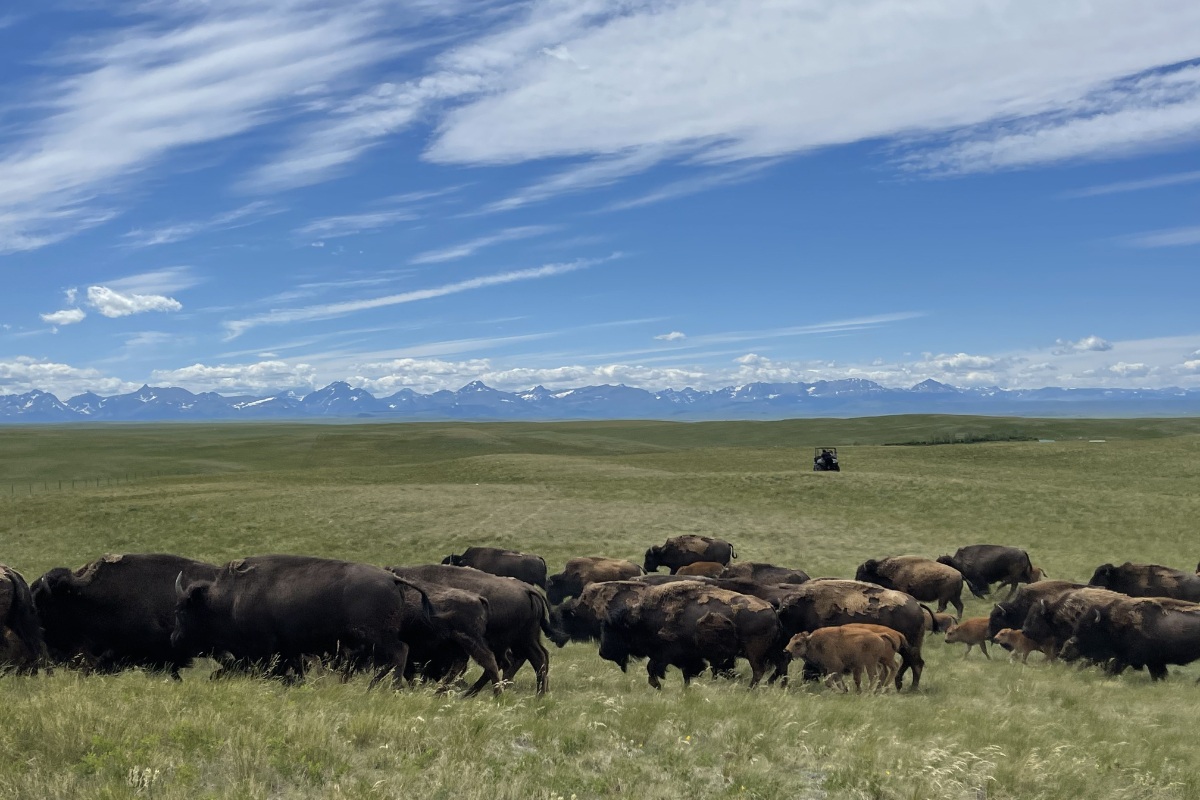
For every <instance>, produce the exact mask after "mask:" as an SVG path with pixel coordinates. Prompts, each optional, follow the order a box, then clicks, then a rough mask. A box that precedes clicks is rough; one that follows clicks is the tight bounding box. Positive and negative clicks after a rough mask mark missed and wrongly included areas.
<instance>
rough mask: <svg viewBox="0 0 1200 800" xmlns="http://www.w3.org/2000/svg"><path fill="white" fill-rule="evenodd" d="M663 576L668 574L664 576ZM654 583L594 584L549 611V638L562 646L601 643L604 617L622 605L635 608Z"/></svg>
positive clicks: (615, 582)
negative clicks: (571, 643)
mask: <svg viewBox="0 0 1200 800" xmlns="http://www.w3.org/2000/svg"><path fill="white" fill-rule="evenodd" d="M660 577H666V576H665V575H663V576H660ZM650 586H651V584H649V583H645V582H643V581H640V580H637V581H603V582H600V583H593V584H591V585H589V586H588V587H587V588H585V589H584V590H583V591H582V592H580V594H579V597H574V598H571V599H570V600H567V601H566V602H564V603H563V604H562V605H560V606H557V607H556V608H554V609H553V610H551V612H550V628H551V633H550V640H551V641H552V642H554V643H555V644H556V645H558V646H559V647H564V646H566V644H567V642H598V641H600V633H601V628H602V625H603V623H604V618H605V617H606V616H608V614H609V613H610V612H613V611H615V610H616V609H617V608H619V607H625V608H632V607H633V606H634V605H635V604H636V603H637V601H638V600H639V599H641V596H642V594H643V593H645V592H646V591H647V590H649V589H650Z"/></svg>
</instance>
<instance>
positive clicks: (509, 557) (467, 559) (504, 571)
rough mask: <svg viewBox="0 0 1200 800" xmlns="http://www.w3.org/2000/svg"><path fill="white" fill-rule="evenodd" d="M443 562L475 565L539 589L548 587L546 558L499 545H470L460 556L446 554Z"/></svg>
mask: <svg viewBox="0 0 1200 800" xmlns="http://www.w3.org/2000/svg"><path fill="white" fill-rule="evenodd" d="M442 563H443V564H448V565H450V566H454V567H473V568H475V569H477V570H480V571H481V572H487V573H490V574H492V575H499V576H500V577H502V578H516V579H517V580H519V581H524V582H525V583H528V584H530V585H531V586H537V587H538V588H539V589H545V588H546V559H544V558H542V557H541V556H535V555H531V554H529V553H518V552H517V551H516V550H503V549H501V548H499V547H468V548H467V549H466V550H464V551H463V553H462V555H460V556H456V555H453V554H451V555H448V556H446V557H445V558H443V559H442Z"/></svg>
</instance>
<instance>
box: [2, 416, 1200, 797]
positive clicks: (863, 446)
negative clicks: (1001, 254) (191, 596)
mask: <svg viewBox="0 0 1200 800" xmlns="http://www.w3.org/2000/svg"><path fill="white" fill-rule="evenodd" d="M989 435H993V436H1033V437H1038V438H1051V439H1056V440H1057V441H1056V442H1055V443H1052V444H1050V443H1038V442H1024V441H1014V442H987V443H978V444H959V445H956V446H953V447H883V446H881V445H883V444H886V443H889V442H898V441H935V440H937V439H938V438H939V437H940V438H955V437H958V438H962V437H986V436H989ZM1090 439H1106V440H1107V441H1106V442H1105V443H1103V444H1100V443H1091V442H1089V441H1088V440H1090ZM853 443H857V445H855V444H853ZM821 444H826V445H828V444H833V445H837V446H838V448H839V455H840V457H841V462H842V464H843V468H844V469H845V471H844V472H842V473H813V472H812V471H811V463H812V462H811V459H812V450H811V448H812V446H814V445H821ZM135 472H136V473H138V474H139V475H141V476H144V475H146V474H147V473H153V472H162V473H163V474H164V477H159V478H145V477H139V478H138V479H137V480H133V481H131V482H130V483H128V484H126V483H124V475H125V474H126V473H129V474H130V475H132V474H133V473H135ZM102 476H103V477H105V478H115V477H117V476H121V478H120V480H121V482H120V483H118V484H114V485H113V486H111V487H109V486H108V485H104V486H102V487H101V488H88V489H83V488H77V489H76V490H74V491H72V490H70V489H69V488H67V489H64V490H62V491H59V490H58V489H57V481H59V480H66V481H68V486H69V481H70V480H71V479H75V480H76V481H78V480H79V479H81V478H83V477H89V478H93V479H94V478H96V477H102ZM21 481H24V485H25V487H28V486H29V484H31V483H33V482H34V481H39V482H42V481H44V482H45V486H46V487H47V488H46V489H43V488H42V484H41V483H39V484H38V485H37V486H35V487H33V493H32V494H29V493H28V488H25V489H22V487H21V486H20V485H18V486H16V487H15V488H16V490H17V491H16V496H13V497H5V496H4V495H7V494H8V492H4V493H3V494H0V561H2V562H4V563H7V564H10V565H11V566H14V567H16V568H17V569H19V570H21V571H22V572H24V573H25V574H26V575H27V576H30V577H34V576H36V575H38V574H40V573H41V572H43V571H45V570H46V569H49V568H50V567H53V566H60V565H66V566H72V567H77V566H79V565H81V564H82V563H84V562H85V561H87V560H90V559H91V558H93V557H95V556H97V555H99V554H101V553H104V552H136V551H151V550H156V551H170V552H177V553H182V554H185V555H189V556H193V557H197V558H204V559H208V560H211V561H216V562H221V561H225V560H228V559H231V558H236V557H239V556H244V555H249V554H254V553H265V552H301V553H310V554H314V555H322V556H329V557H337V558H347V559H354V560H361V561H366V562H371V563H377V564H393V563H423V562H429V561H434V560H440V559H441V557H443V556H444V555H446V554H447V553H449V552H451V551H461V549H462V548H463V547H465V546H467V545H468V544H495V545H502V546H508V547H515V548H519V549H522V550H529V551H533V552H537V553H541V554H542V555H544V556H545V557H546V559H547V561H548V562H549V563H550V565H551V568H552V569H557V568H558V567H559V566H560V565H561V564H562V562H563V561H565V560H566V559H567V558H569V557H571V556H574V555H600V554H604V555H613V556H622V557H628V558H633V559H636V560H639V561H640V558H641V554H642V553H643V552H644V550H645V549H646V547H647V546H648V545H649V544H652V543H655V542H660V541H661V540H662V539H664V538H666V537H667V536H669V535H673V534H677V533H684V532H696V533H704V534H712V535H719V536H722V537H723V538H727V539H729V540H731V541H733V542H734V543H735V544H736V546H737V549H738V552H739V554H740V556H741V558H742V559H745V560H756V561H757V560H762V561H774V562H776V563H781V564H788V565H796V566H800V567H803V568H804V569H806V570H808V571H809V572H810V573H811V574H813V575H843V576H845V575H850V574H853V570H854V567H855V566H856V565H857V564H858V563H859V562H861V561H862V560H864V559H865V558H868V557H872V556H880V555H886V554H897V553H919V554H924V555H928V556H937V555H939V554H941V553H944V552H951V551H953V549H954V548H955V547H957V546H959V545H962V544H970V543H976V542H997V543H1005V544H1013V545H1018V546H1022V547H1026V548H1028V549H1029V551H1030V552H1031V554H1032V555H1033V557H1034V561H1035V563H1038V564H1039V565H1041V566H1042V567H1044V568H1045V569H1046V570H1047V572H1048V573H1049V574H1050V575H1051V576H1052V577H1055V578H1073V579H1077V580H1078V579H1082V580H1085V581H1086V579H1087V578H1088V577H1089V576H1090V574H1091V571H1092V569H1094V568H1095V566H1096V565H1098V564H1100V563H1102V562H1104V561H1117V562H1120V561H1124V560H1126V559H1132V560H1135V561H1155V562H1159V563H1164V564H1170V565H1173V566H1176V567H1180V568H1191V567H1193V566H1194V565H1195V563H1196V561H1197V560H1198V559H1200V537H1198V536H1197V528H1196V520H1197V519H1200V495H1198V493H1197V491H1196V487H1197V486H1200V420H1196V419H1182V420H1015V419H1004V420H989V419H985V418H961V417H893V418H875V419H855V420H804V421H788V422H780V423H758V422H753V423H701V424H693V425H687V424H678V423H653V422H631V423H556V424H545V425H535V424H523V423H520V424H519V423H514V424H479V425H471V424H435V423H422V424H398V425H344V426H335V425H290V424H287V425H284V424H281V425H175V426H169V425H156V426H112V427H90V428H61V427H47V428H8V429H0V486H3V487H4V488H5V489H8V488H9V486H12V485H13V484H16V483H19V482H21ZM5 483H8V484H9V486H4V484H5ZM967 603H968V605H967V613H968V615H972V616H974V615H983V614H986V613H987V611H988V609H989V608H990V604H989V603H986V602H984V601H979V600H975V599H974V598H969V599H968V600H967ZM993 652H994V653H1000V654H1001V657H997V658H996V659H995V660H993V661H991V662H988V661H985V660H984V659H982V657H980V656H979V655H978V653H973V654H972V656H971V658H970V659H968V660H966V661H963V660H962V658H961V654H962V648H961V646H958V645H955V646H948V645H945V644H943V643H942V642H941V641H940V637H931V638H930V639H929V640H928V642H927V644H926V648H925V656H926V660H927V662H928V668H927V669H926V672H925V678H924V681H923V683H922V689H921V691H920V692H919V693H916V694H911V695H910V694H907V693H905V694H901V695H894V694H893V695H887V696H882V697H858V696H853V695H851V696H838V695H833V694H831V693H829V692H828V691H825V690H819V689H816V688H812V687H803V686H800V685H799V683H798V682H797V684H796V685H794V686H793V687H792V688H791V689H789V690H788V691H787V692H781V691H780V690H778V689H765V688H764V689H758V690H755V691H750V690H748V689H746V688H745V685H744V683H743V684H731V683H728V682H712V681H709V680H708V679H707V678H705V679H702V680H701V681H699V682H698V683H697V684H695V685H694V686H693V687H692V689H690V690H688V691H686V692H685V691H684V690H683V689H682V685H681V683H682V682H681V680H680V679H679V676H678V673H676V672H672V673H671V674H670V675H669V677H668V682H667V686H666V688H665V689H664V691H663V692H662V693H655V692H654V691H653V690H652V689H650V688H649V686H647V685H646V680H645V672H644V669H643V668H642V667H640V666H635V667H633V668H631V671H630V673H629V674H628V675H623V674H622V673H621V672H620V671H619V670H617V669H616V668H615V667H614V666H613V665H611V664H609V663H607V662H603V661H601V660H600V659H599V658H598V657H597V655H596V653H595V648H594V647H588V646H583V645H570V646H568V647H567V648H565V649H563V650H552V654H551V659H552V661H551V690H550V695H549V696H548V697H547V698H545V699H543V700H538V699H537V698H536V697H535V696H534V692H533V678H532V675H531V674H530V673H529V672H528V671H527V670H526V671H525V672H523V673H522V674H521V675H520V676H518V679H517V682H516V685H515V686H514V687H513V688H512V690H510V691H509V692H508V693H506V694H505V696H504V697H502V698H500V699H499V700H494V699H492V698H483V697H481V698H476V699H472V700H467V701H464V700H460V699H457V698H444V697H436V696H434V695H433V694H432V692H429V691H424V690H417V691H411V692H402V693H391V692H383V691H381V692H373V693H370V694H368V693H367V692H366V685H365V681H361V680H358V681H355V682H352V683H351V684H349V685H345V686H343V685H341V684H339V683H338V682H337V681H336V680H335V679H334V678H332V677H330V676H327V675H318V676H316V677H314V678H313V679H312V680H311V681H310V682H309V684H308V685H306V686H304V687H300V688H287V687H284V686H281V685H279V684H277V683H273V682H265V681H257V680H250V679H232V680H226V681H220V682H210V681H208V680H206V677H207V673H208V671H209V670H210V669H211V664H210V663H208V662H202V663H201V664H199V665H198V666H197V668H196V669H194V670H191V671H190V672H189V673H188V674H187V675H186V676H185V680H184V682H183V683H182V684H174V683H171V682H169V681H167V680H165V679H164V677H163V676H161V675H147V674H142V673H137V672H133V673H126V674H123V675H119V676H112V677H92V678H81V677H79V676H78V675H75V674H73V673H71V672H68V671H64V670H60V671H58V673H57V674H56V675H54V676H53V677H44V676H42V677H38V678H34V679H26V678H20V679H19V678H16V677H11V676H10V677H3V678H0V709H2V712H3V713H2V716H0V798H8V797H12V798H41V797H56V798H57V797H61V798H76V797H96V798H101V797H103V798H127V797H161V798H195V797H213V798H226V797H228V798H242V797H245V798H276V797H327V798H339V797H351V798H360V797H361V798H375V797H379V798H385V797H386V798H392V797H411V798H429V797H445V798H459V797H465V798H487V800H499V799H500V798H546V799H547V800H548V799H549V798H557V797H562V798H564V800H567V799H568V798H570V797H571V796H572V795H575V796H576V797H577V798H580V800H582V798H592V797H620V796H630V797H645V798H697V797H762V798H796V797H829V798H843V797H845V798H858V797H880V798H913V799H914V800H918V799H924V798H978V797H989V798H1016V797H1019V798H1047V799H1054V798H1062V799H1063V800H1067V799H1068V798H1072V799H1073V798H1079V797H1089V798H1109V797H1116V798H1124V797H1128V798H1131V799H1132V798H1192V799H1194V800H1195V799H1200V748H1197V747H1196V746H1195V737H1194V731H1193V729H1194V726H1195V716H1196V711H1197V708H1198V707H1200V704H1198V702H1197V700H1198V695H1197V692H1200V687H1197V686H1195V685H1194V682H1195V680H1196V678H1197V676H1200V668H1198V667H1197V666H1190V667H1187V668H1183V669H1173V670H1172V675H1171V678H1170V679H1169V680H1168V681H1167V682H1166V683H1165V684H1162V685H1151V683H1150V681H1149V678H1148V677H1147V675H1146V674H1145V673H1128V674H1126V675H1124V676H1122V677H1120V678H1118V679H1111V678H1105V677H1104V676H1102V675H1099V674H1096V673H1094V672H1078V671H1076V670H1075V669H1074V668H1073V667H1069V666H1066V665H1050V666H1047V665H1043V664H1041V663H1040V657H1039V656H1037V655H1035V656H1033V657H1032V658H1031V659H1030V662H1031V663H1030V666H1028V667H1024V668H1023V667H1021V666H1020V665H1013V664H1009V663H1007V661H1006V658H1005V657H1003V651H998V650H994V651H993ZM1035 661H1036V662H1038V663H1036V664H1034V663H1033V662H1035ZM134 769H136V770H137V779H135V780H133V781H132V782H131V779H130V771H131V770H134ZM147 769H149V770H150V776H151V781H150V785H149V786H148V787H147V786H145V785H144V780H143V778H142V776H143V771H144V770H147ZM155 771H157V774H158V777H157V779H154V778H153V776H154V774H155ZM135 783H136V784H139V787H135V785H134V784H135Z"/></svg>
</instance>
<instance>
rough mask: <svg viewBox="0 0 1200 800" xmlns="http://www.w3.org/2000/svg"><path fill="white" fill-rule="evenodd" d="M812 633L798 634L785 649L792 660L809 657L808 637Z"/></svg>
mask: <svg viewBox="0 0 1200 800" xmlns="http://www.w3.org/2000/svg"><path fill="white" fill-rule="evenodd" d="M811 635H812V634H810V633H797V634H796V635H795V636H793V637H792V638H791V640H790V641H789V642H788V643H787V647H785V648H783V649H784V650H786V651H787V654H788V655H789V656H791V657H792V658H804V657H805V656H807V655H808V637H809V636H811Z"/></svg>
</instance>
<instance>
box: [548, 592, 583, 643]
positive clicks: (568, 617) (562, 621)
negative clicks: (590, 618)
mask: <svg viewBox="0 0 1200 800" xmlns="http://www.w3.org/2000/svg"><path fill="white" fill-rule="evenodd" d="M578 604H579V601H578V600H568V601H567V602H565V603H563V604H562V605H560V606H556V607H555V608H553V609H551V610H550V634H549V636H550V641H552V642H554V644H556V645H557V646H559V647H565V646H566V644H567V642H569V641H572V640H574V641H577V642H586V641H588V640H589V639H591V638H592V636H591V631H589V630H588V628H587V623H586V622H585V621H584V620H582V619H580V618H579V614H578V613H577V612H576V606H578Z"/></svg>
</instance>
